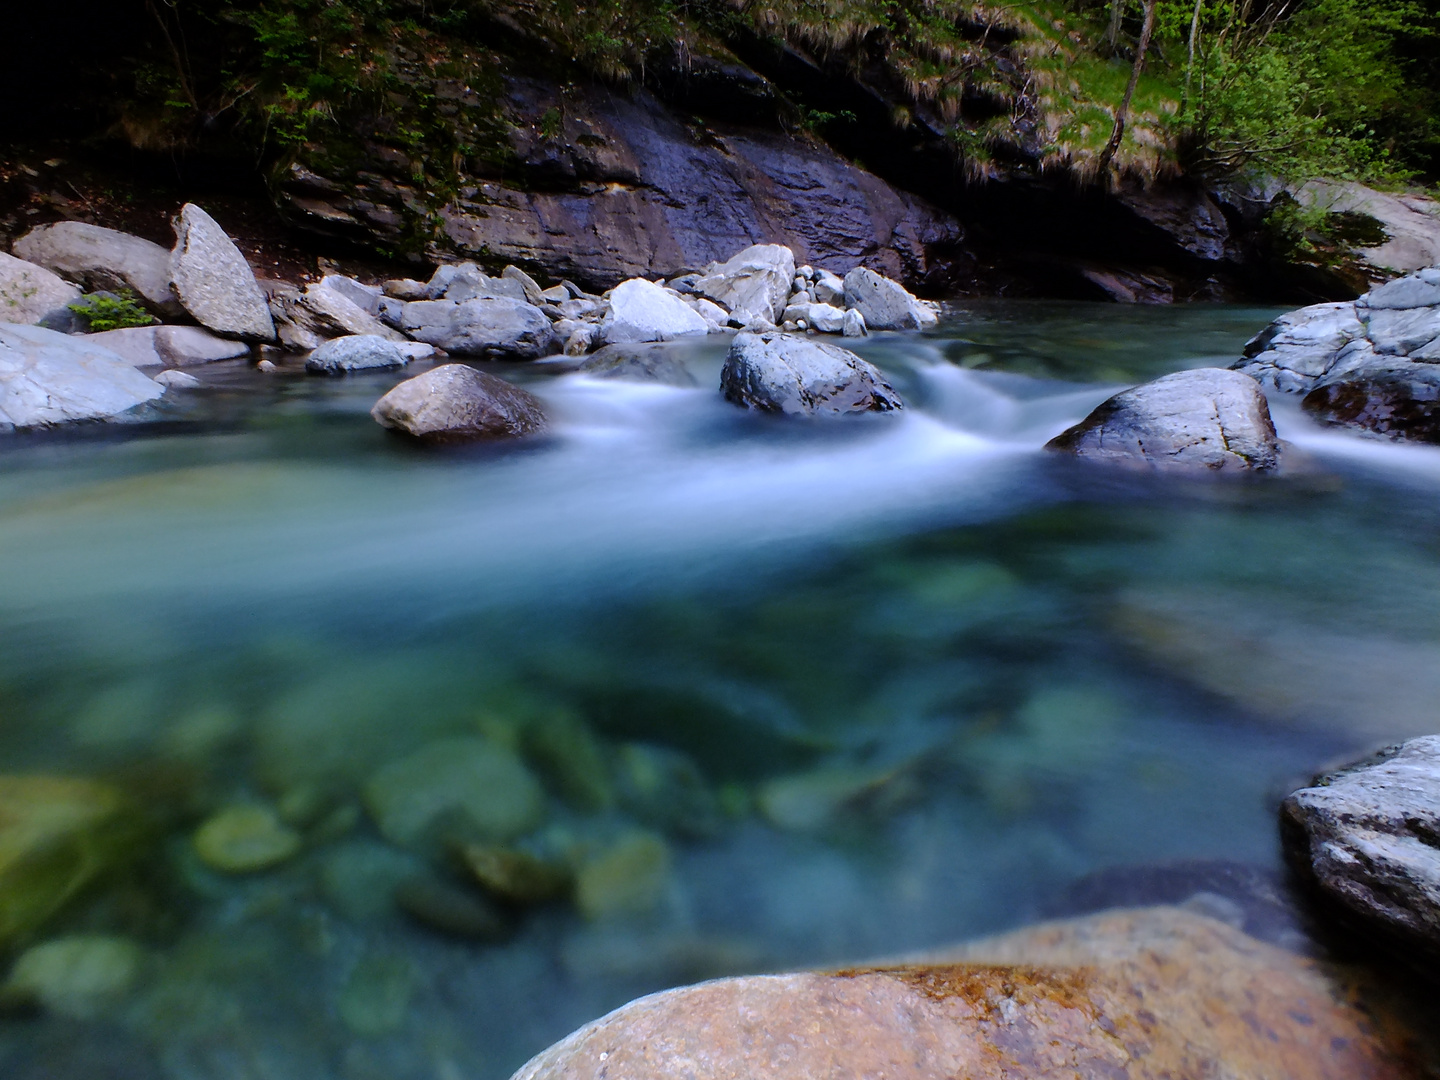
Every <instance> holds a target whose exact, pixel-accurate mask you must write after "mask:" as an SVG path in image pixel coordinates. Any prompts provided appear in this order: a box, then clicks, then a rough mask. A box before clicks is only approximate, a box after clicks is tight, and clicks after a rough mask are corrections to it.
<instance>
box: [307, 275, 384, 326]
mask: <svg viewBox="0 0 1440 1080" xmlns="http://www.w3.org/2000/svg"><path fill="white" fill-rule="evenodd" d="M320 285H321V286H322V287H324V288H326V289H329V290H331V291H332V292H336V293H339V294H340V295H341V296H343V297H344V298H345V299H346V300H349V301H350V302H351V303H352V304H354V305H355V306H356V307H358V308H359V309H360V310H361V311H363V312H365V314H366V315H373V316H378V315H379V314H380V300H381V298H382V297H383V296H384V295H385V292H384V290H383V289H381V288H380V287H379V286H378V285H362V284H361V283H360V282H358V281H356V280H355V279H354V278H352V277H345V276H344V275H343V274H326V275H325V276H324V277H323V278H321V279H320Z"/></svg>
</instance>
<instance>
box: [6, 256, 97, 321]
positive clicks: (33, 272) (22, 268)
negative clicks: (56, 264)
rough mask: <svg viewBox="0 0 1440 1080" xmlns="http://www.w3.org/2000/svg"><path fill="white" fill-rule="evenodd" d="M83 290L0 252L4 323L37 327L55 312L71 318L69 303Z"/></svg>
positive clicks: (44, 270)
mask: <svg viewBox="0 0 1440 1080" xmlns="http://www.w3.org/2000/svg"><path fill="white" fill-rule="evenodd" d="M79 299H80V290H79V289H77V288H76V287H75V286H74V285H71V284H70V283H69V282H68V281H65V280H63V279H61V278H60V277H58V276H57V275H56V274H54V273H52V272H51V271H49V270H46V269H45V268H44V267H43V266H37V265H36V264H35V263H32V262H26V261H25V260H24V259H17V258H15V256H13V255H6V254H4V253H0V322H7V323H23V324H34V323H38V322H39V321H40V320H41V319H43V318H45V317H46V316H47V315H49V314H51V313H52V312H56V311H60V312H64V313H65V314H66V315H69V314H70V312H69V311H68V310H67V309H66V307H65V305H66V304H73V303H75V302H76V301H77V300H79Z"/></svg>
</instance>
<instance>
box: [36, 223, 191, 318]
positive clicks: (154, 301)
mask: <svg viewBox="0 0 1440 1080" xmlns="http://www.w3.org/2000/svg"><path fill="white" fill-rule="evenodd" d="M15 254H16V255H18V256H19V257H20V258H22V259H26V260H28V261H30V262H33V263H36V264H37V265H39V266H43V267H45V268H46V269H48V270H53V271H55V272H56V273H57V274H60V275H61V276H63V277H65V278H68V279H69V280H71V281H74V282H76V283H78V284H80V285H82V286H84V288H85V291H87V292H100V291H108V292H116V293H123V292H125V291H127V290H128V291H129V292H132V293H134V294H135V296H136V298H137V299H138V300H139V301H140V302H141V303H143V304H144V305H145V307H146V309H147V310H149V311H151V312H153V313H154V314H156V315H160V316H162V317H169V318H174V317H176V316H178V315H181V314H183V313H184V308H182V307H181V306H180V299H179V297H177V296H176V295H175V290H174V289H173V288H172V287H171V284H170V252H168V251H166V250H165V249H164V248H163V247H161V246H160V245H159V244H156V243H152V242H151V241H149V240H145V239H143V238H141V237H139V236H131V235H130V234H129V233H123V232H119V231H117V230H115V229H106V228H102V227H101V226H99V225H90V224H87V223H86V222H83V221H58V222H56V223H55V224H53V225H42V226H40V227H39V228H38V229H32V230H31V231H30V232H28V233H26V234H25V235H24V236H22V237H21V238H20V239H19V240H17V241H16V242H15Z"/></svg>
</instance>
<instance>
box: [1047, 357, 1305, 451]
mask: <svg viewBox="0 0 1440 1080" xmlns="http://www.w3.org/2000/svg"><path fill="white" fill-rule="evenodd" d="M1046 449H1047V450H1059V451H1063V452H1065V453H1071V454H1075V455H1077V456H1079V457H1086V458H1095V459H1097V460H1101V461H1115V462H1121V463H1127V464H1136V465H1148V466H1151V467H1154V468H1189V469H1212V470H1217V471H1218V470H1221V469H1227V470H1236V469H1254V470H1261V471H1263V470H1269V469H1273V468H1275V467H1276V465H1277V464H1278V462H1279V441H1278V440H1277V439H1276V437H1275V425H1274V424H1273V423H1272V422H1271V420H1270V407H1269V405H1267V404H1266V402H1265V395H1264V394H1263V393H1261V391H1260V386H1259V384H1258V383H1256V382H1255V380H1254V379H1251V378H1249V377H1248V376H1245V375H1241V374H1240V373H1239V372H1235V371H1226V370H1222V369H1220V368H1197V369H1195V370H1192V371H1177V372H1176V373H1175V374H1173V375H1166V376H1164V377H1163V378H1160V379H1156V380H1155V381H1154V382H1148V383H1145V384H1144V385H1142V386H1137V387H1135V388H1134V389H1133V390H1126V391H1125V392H1124V393H1120V394H1116V395H1115V396H1114V397H1113V398H1111V399H1110V400H1109V401H1106V402H1104V403H1103V404H1101V405H1100V406H1099V407H1098V408H1096V409H1095V411H1094V412H1092V413H1091V414H1090V415H1089V416H1087V417H1086V418H1085V419H1084V420H1082V421H1081V422H1080V423H1078V424H1076V425H1075V426H1074V427H1072V428H1070V429H1069V430H1068V431H1065V432H1063V433H1062V434H1060V435H1057V436H1056V437H1055V438H1053V439H1051V440H1050V442H1049V443H1047V444H1046Z"/></svg>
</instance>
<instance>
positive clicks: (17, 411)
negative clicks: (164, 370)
mask: <svg viewBox="0 0 1440 1080" xmlns="http://www.w3.org/2000/svg"><path fill="white" fill-rule="evenodd" d="M164 392H165V388H164V387H162V386H160V385H158V384H157V383H155V382H154V381H153V380H151V379H147V378H146V377H145V376H144V375H142V374H140V372H138V371H136V370H135V368H134V367H133V366H132V365H131V364H130V363H129V362H127V361H126V360H124V359H122V358H121V357H119V356H118V355H116V354H115V353H113V352H111V351H110V350H109V349H106V348H102V347H100V346H98V345H92V344H91V343H90V342H89V341H88V340H87V339H86V338H84V337H72V336H70V335H67V334H59V333H56V332H55V331H54V330H45V329H43V328H42V327H39V326H15V325H8V324H4V323H0V430H5V429H10V428H35V427H49V426H50V425H52V424H64V423H68V422H70V421H74V420H105V419H109V418H111V417H114V416H118V415H119V414H121V413H123V412H126V411H127V410H129V409H133V408H134V407H135V406H137V405H141V404H143V403H144V402H147V401H153V400H154V399H155V398H158V397H159V396H160V395H161V394H163V393H164Z"/></svg>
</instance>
